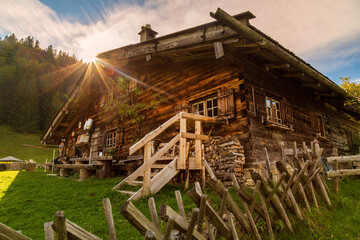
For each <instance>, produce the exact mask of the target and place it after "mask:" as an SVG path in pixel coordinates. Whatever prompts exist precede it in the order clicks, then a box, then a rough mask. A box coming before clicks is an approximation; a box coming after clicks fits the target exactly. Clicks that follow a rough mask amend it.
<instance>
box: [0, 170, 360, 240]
mask: <svg viewBox="0 0 360 240" xmlns="http://www.w3.org/2000/svg"><path fill="white" fill-rule="evenodd" d="M120 180H121V179H114V178H113V179H96V178H90V179H88V180H86V181H82V182H79V181H77V180H76V179H71V178H59V177H51V176H46V174H45V173H43V172H40V171H38V172H25V171H21V172H16V171H4V172H0V222H3V223H4V224H7V225H8V226H10V227H12V228H14V229H16V230H22V232H23V233H24V234H25V235H27V236H29V237H30V238H32V239H43V238H44V236H43V224H44V222H47V221H52V220H53V218H54V215H55V212H56V211H58V210H63V211H64V212H65V215H66V217H67V218H68V219H69V220H71V221H73V222H75V223H76V224H78V225H80V226H82V227H83V228H85V229H87V230H88V231H90V232H92V233H94V234H95V235H97V236H99V237H101V238H103V239H108V237H107V230H106V229H107V228H106V222H105V216H104V213H103V209H102V199H103V198H105V197H108V198H110V200H111V203H112V205H113V215H114V220H115V227H116V231H117V235H118V239H142V238H141V236H140V234H139V233H138V232H137V230H135V228H133V227H132V226H131V225H130V224H129V223H128V222H127V221H126V220H125V219H124V218H123V217H122V215H121V214H120V206H121V204H122V203H123V202H124V201H126V199H127V198H128V196H126V195H122V194H120V193H118V192H115V191H111V190H110V189H111V188H112V187H113V186H114V185H116V184H117V183H118V182H119V181H120ZM128 188H129V189H130V188H131V187H128ZM178 189H180V190H181V192H182V194H183V200H184V205H185V210H186V212H187V213H190V212H191V211H192V209H193V208H194V207H195V205H194V204H193V203H192V201H191V200H190V199H189V198H188V197H187V196H185V194H184V193H185V191H184V190H183V187H182V186H180V185H169V186H166V187H165V188H163V189H162V190H161V191H160V192H159V193H157V194H156V195H155V202H156V205H157V208H158V210H159V207H160V205H161V204H162V203H166V204H168V205H169V206H171V207H172V208H174V209H175V210H177V204H176V199H175V195H174V191H175V190H178ZM207 194H208V197H209V200H210V201H211V202H212V205H213V206H214V207H215V208H217V209H218V208H219V205H220V199H219V198H218V197H217V196H216V193H215V192H214V191H212V190H208V191H207ZM330 197H331V201H332V204H333V207H332V208H329V207H326V204H325V202H324V201H321V202H320V203H319V204H320V209H319V210H316V209H312V212H311V213H307V214H306V220H303V221H297V220H295V219H292V223H293V227H294V229H295V232H296V234H290V233H288V232H287V230H286V229H285V227H284V226H283V224H282V223H281V222H279V223H277V224H276V226H275V227H276V229H277V232H276V233H275V237H276V239H360V201H359V199H360V180H349V179H347V180H344V181H343V182H341V183H340V193H339V194H336V195H335V194H331V195H330ZM135 205H136V206H137V207H138V208H139V209H140V210H141V211H142V212H143V213H144V214H145V215H146V216H147V217H148V218H150V213H149V210H148V205H147V198H146V199H140V200H138V201H137V202H135ZM303 211H304V212H305V210H303ZM258 225H259V230H260V231H261V235H262V237H263V239H268V237H267V231H266V225H265V223H264V222H261V220H260V223H259V224H258ZM162 226H163V227H164V226H165V223H162Z"/></svg>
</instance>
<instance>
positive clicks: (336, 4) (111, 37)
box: [0, 0, 360, 60]
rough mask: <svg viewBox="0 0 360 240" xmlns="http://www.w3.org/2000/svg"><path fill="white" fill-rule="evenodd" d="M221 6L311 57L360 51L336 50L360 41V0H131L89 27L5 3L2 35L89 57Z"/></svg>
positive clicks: (45, 10) (29, 0)
mask: <svg viewBox="0 0 360 240" xmlns="http://www.w3.org/2000/svg"><path fill="white" fill-rule="evenodd" d="M69 7H71V6H69ZM217 7H221V8H222V9H224V10H225V11H228V12H229V13H230V14H237V13H240V12H243V11H247V10H250V11H251V12H253V13H254V14H255V15H256V16H257V18H256V19H253V20H251V24H252V25H254V26H255V27H257V28H259V29H260V30H261V31H263V32H264V33H266V34H267V35H269V36H271V37H272V38H274V39H275V40H276V41H278V42H280V43H281V44H282V45H283V46H284V47H286V48H288V49H290V50H291V51H293V52H295V53H296V54H298V55H299V56H301V57H304V58H305V59H306V60H312V59H313V60H321V59H325V58H327V57H329V56H330V57H332V58H336V56H337V55H339V54H343V56H342V58H341V59H342V60H344V59H346V57H348V56H349V55H351V54H354V52H357V53H359V52H360V49H359V45H357V46H354V47H353V48H347V51H344V52H342V53H340V52H339V51H337V49H339V48H344V46H347V45H348V43H349V42H353V41H354V39H357V40H358V39H359V36H360V14H358V12H359V10H360V1H358V0H333V1H331V4H330V3H329V1H328V0H318V1H312V0H303V1H288V0H276V1H266V0H261V1H247V0H222V1H220V0H197V1H193V0H146V1H145V2H144V4H143V5H138V4H131V3H130V1H126V2H120V3H117V4H114V5H112V6H107V7H105V8H104V9H103V10H102V12H101V14H102V16H103V19H102V20H99V21H97V22H91V23H90V24H87V25H85V24H80V23H78V22H75V21H74V18H72V19H70V18H66V17H60V16H59V15H58V14H57V13H56V12H55V11H53V10H52V9H50V8H49V7H47V6H46V5H44V4H42V3H40V2H39V1H37V0H18V1H9V2H6V1H0V9H2V11H1V12H0V34H5V33H9V32H14V33H15V34H16V35H17V36H18V37H20V38H21V37H26V36H27V35H32V36H34V37H35V38H36V39H39V40H40V43H42V46H43V47H44V46H45V47H46V46H47V45H50V44H52V45H53V46H54V47H56V48H58V49H62V50H65V51H68V52H70V53H75V54H76V55H78V56H79V57H80V58H90V57H91V56H95V55H96V54H97V53H99V52H102V51H106V50H110V49H114V48H118V47H121V46H124V45H127V44H131V43H136V42H138V41H139V36H138V35H137V33H138V32H139V30H140V27H141V26H142V25H144V24H147V23H150V24H151V25H152V28H153V29H154V30H155V31H157V32H159V36H161V35H165V34H169V33H171V32H175V31H179V30H182V29H185V28H189V27H193V26H196V25H199V24H203V23H207V22H210V21H213V20H214V19H212V18H211V17H210V16H209V12H210V11H215V10H216V8H217ZM89 17H90V18H91V16H89ZM329 46H330V47H329ZM334 54H335V55H334Z"/></svg>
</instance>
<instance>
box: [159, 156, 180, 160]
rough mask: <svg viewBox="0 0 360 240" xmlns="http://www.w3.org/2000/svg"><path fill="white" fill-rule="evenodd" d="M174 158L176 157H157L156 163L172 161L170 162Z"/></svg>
mask: <svg viewBox="0 0 360 240" xmlns="http://www.w3.org/2000/svg"><path fill="white" fill-rule="evenodd" d="M176 157H178V156H170V157H159V158H158V159H157V161H172V160H174V158H176Z"/></svg>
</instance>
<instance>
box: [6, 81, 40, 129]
mask: <svg viewBox="0 0 360 240" xmlns="http://www.w3.org/2000/svg"><path fill="white" fill-rule="evenodd" d="M13 102H14V108H13V109H11V111H10V112H11V116H12V119H11V125H12V126H13V127H14V128H15V129H16V130H17V131H20V132H24V133H33V132H36V131H37V130H38V129H39V121H40V118H39V92H38V84H37V81H36V79H34V78H31V79H30V80H27V79H26V78H23V79H22V80H21V82H20V84H19V86H18V88H17V91H16V93H15V95H14V98H13Z"/></svg>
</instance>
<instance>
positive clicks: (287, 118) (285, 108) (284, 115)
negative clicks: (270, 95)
mask: <svg viewBox="0 0 360 240" xmlns="http://www.w3.org/2000/svg"><path fill="white" fill-rule="evenodd" d="M281 119H282V120H283V123H284V124H286V125H291V124H292V123H293V109H292V107H291V104H290V103H289V102H288V101H286V98H283V99H282V100H281Z"/></svg>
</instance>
